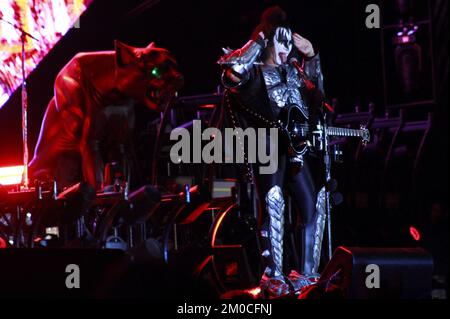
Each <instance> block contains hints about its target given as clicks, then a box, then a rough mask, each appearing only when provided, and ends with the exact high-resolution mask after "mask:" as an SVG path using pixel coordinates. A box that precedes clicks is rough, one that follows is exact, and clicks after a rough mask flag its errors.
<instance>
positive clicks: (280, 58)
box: [273, 27, 292, 65]
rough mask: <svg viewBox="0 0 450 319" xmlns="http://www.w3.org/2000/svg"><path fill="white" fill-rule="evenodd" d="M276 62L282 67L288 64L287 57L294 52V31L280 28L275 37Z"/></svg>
mask: <svg viewBox="0 0 450 319" xmlns="http://www.w3.org/2000/svg"><path fill="white" fill-rule="evenodd" d="M273 47H274V51H273V53H274V57H273V59H274V61H275V63H276V64H278V65H281V64H284V63H286V62H287V57H288V55H289V53H291V50H292V31H291V30H290V29H287V28H282V27H278V28H277V29H276V31H275V35H274V37H273Z"/></svg>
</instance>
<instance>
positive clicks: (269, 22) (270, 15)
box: [252, 6, 290, 47]
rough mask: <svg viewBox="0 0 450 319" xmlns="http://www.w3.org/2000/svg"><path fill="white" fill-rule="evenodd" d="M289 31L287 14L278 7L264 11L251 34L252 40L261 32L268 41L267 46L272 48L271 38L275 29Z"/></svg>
mask: <svg viewBox="0 0 450 319" xmlns="http://www.w3.org/2000/svg"><path fill="white" fill-rule="evenodd" d="M279 27H282V28H286V29H290V26H289V21H288V17H287V13H286V12H285V11H284V10H283V9H281V8H280V7H279V6H273V7H270V8H267V9H266V10H264V12H263V13H262V15H261V19H260V22H259V25H258V26H257V27H256V28H255V30H254V31H253V34H252V39H256V38H257V37H258V35H259V33H260V32H261V31H262V32H263V33H264V35H265V37H266V39H268V40H269V43H268V46H269V47H271V46H273V37H274V35H275V31H276V30H277V28H279Z"/></svg>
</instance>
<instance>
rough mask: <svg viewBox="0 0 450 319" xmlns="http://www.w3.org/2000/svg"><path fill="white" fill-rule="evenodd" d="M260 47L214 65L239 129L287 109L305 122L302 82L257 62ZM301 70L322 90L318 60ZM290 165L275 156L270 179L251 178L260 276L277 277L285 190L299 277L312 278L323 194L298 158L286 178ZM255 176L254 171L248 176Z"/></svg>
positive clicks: (289, 69)
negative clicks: (295, 219)
mask: <svg viewBox="0 0 450 319" xmlns="http://www.w3.org/2000/svg"><path fill="white" fill-rule="evenodd" d="M262 48H263V46H262V45H261V44H260V43H257V42H254V41H250V42H249V43H247V44H246V45H245V46H244V47H243V48H242V49H240V50H236V51H230V50H226V51H225V53H226V55H225V56H224V57H222V58H221V59H220V60H219V62H218V63H219V64H221V65H222V66H223V68H224V73H223V76H222V82H223V84H224V86H225V88H226V89H228V91H229V92H231V94H233V95H234V96H235V98H236V99H237V100H238V104H239V105H238V106H233V108H234V110H235V111H236V114H237V115H238V117H239V118H240V123H241V124H242V126H243V128H246V127H255V128H259V127H265V126H267V123H270V122H274V121H277V120H278V116H279V114H280V111H281V110H282V109H283V108H284V107H286V106H288V105H290V104H296V105H298V106H299V107H300V109H301V111H302V113H303V115H304V117H305V122H307V121H308V119H310V117H311V112H310V110H311V106H310V105H308V103H307V102H306V99H305V98H304V96H305V94H307V93H306V92H305V90H306V88H305V84H304V82H303V80H302V78H300V77H299V75H298V72H297V70H296V69H295V68H294V67H293V66H292V65H290V64H283V65H280V66H279V67H274V66H267V65H263V64H262V63H258V58H259V56H260V54H261V51H262ZM303 67H304V70H305V73H306V74H307V76H308V77H309V79H310V80H312V81H313V83H314V84H315V85H316V87H317V88H318V89H319V90H323V84H322V81H323V77H322V73H321V67H320V57H319V55H316V56H315V57H313V58H312V59H310V60H308V61H306V62H304V65H303ZM230 69H231V72H232V73H233V75H235V76H236V77H238V78H239V79H240V81H239V82H235V81H231V80H230V79H229V78H228V77H227V72H230ZM248 110H251V112H249V111H248ZM253 113H257V114H258V116H257V117H255V116H254V114H253ZM261 118H263V119H265V120H264V121H261ZM293 162H296V161H292V159H291V158H289V156H288V155H287V154H286V153H283V152H281V153H280V155H279V167H278V171H277V172H276V173H275V174H273V175H256V176H255V182H256V185H257V188H258V196H259V199H260V206H261V208H262V209H261V216H260V219H259V224H260V235H261V236H260V239H261V240H260V242H261V257H262V261H263V270H264V276H268V277H273V278H277V279H279V278H283V237H284V226H285V212H284V208H285V201H284V196H283V191H282V188H283V187H284V186H286V185H287V186H288V189H289V190H290V195H291V197H292V198H293V200H294V202H295V203H296V204H297V205H298V207H299V208H300V212H301V217H300V225H301V226H300V241H301V243H300V245H299V246H300V247H301V249H302V253H301V256H302V261H301V264H302V265H301V268H302V269H301V272H302V274H305V275H308V276H309V275H313V274H316V273H317V271H318V267H319V264H320V251H321V244H322V237H323V230H324V222H325V210H324V202H323V197H324V191H323V190H322V191H320V192H319V191H318V190H317V188H316V180H317V178H313V173H312V172H311V169H310V168H309V167H310V166H309V164H308V163H304V160H303V158H301V159H299V160H298V161H297V162H300V163H302V165H303V166H302V168H301V170H300V173H298V174H296V175H294V176H292V175H290V174H289V173H287V172H288V167H289V165H291V164H292V163H293ZM257 171H258V170H257V169H254V172H257ZM263 278H264V277H263ZM294 286H295V285H294Z"/></svg>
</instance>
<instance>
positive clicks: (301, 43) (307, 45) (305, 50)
mask: <svg viewBox="0 0 450 319" xmlns="http://www.w3.org/2000/svg"><path fill="white" fill-rule="evenodd" d="M292 39H293V40H294V45H295V47H296V48H297V49H298V50H299V51H300V52H301V53H302V54H303V55H305V56H306V57H308V58H312V57H313V56H314V55H315V54H316V53H315V52H314V47H313V45H312V44H311V42H310V41H309V40H308V39H305V38H303V37H302V36H301V35H299V34H298V33H294V34H293V35H292Z"/></svg>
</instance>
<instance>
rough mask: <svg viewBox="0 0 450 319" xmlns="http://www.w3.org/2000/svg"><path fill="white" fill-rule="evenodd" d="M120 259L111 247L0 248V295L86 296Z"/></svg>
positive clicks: (108, 274)
mask: <svg viewBox="0 0 450 319" xmlns="http://www.w3.org/2000/svg"><path fill="white" fill-rule="evenodd" d="M123 260H124V252H123V251H119V250H111V249H68V248H66V249H53V248H48V249H47V248H45V249H25V248H21V249H13V248H11V249H0V287H1V289H0V299H3V298H33V299H34V298H89V297H92V296H93V294H94V293H95V292H96V289H98V288H99V285H101V284H102V283H104V282H107V281H108V279H109V278H110V277H111V276H112V275H113V274H114V272H115V267H117V266H118V265H119V266H120V265H121V263H122V262H123Z"/></svg>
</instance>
